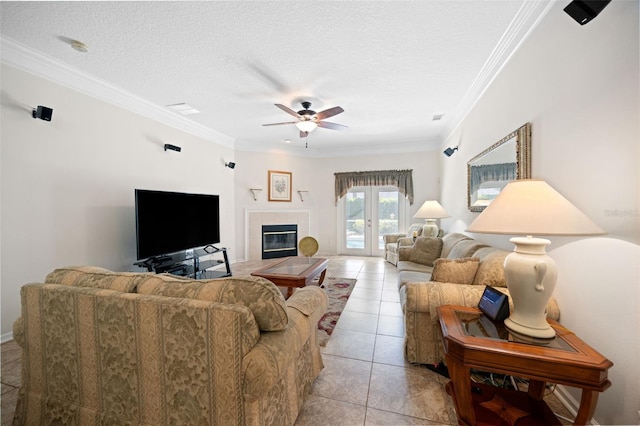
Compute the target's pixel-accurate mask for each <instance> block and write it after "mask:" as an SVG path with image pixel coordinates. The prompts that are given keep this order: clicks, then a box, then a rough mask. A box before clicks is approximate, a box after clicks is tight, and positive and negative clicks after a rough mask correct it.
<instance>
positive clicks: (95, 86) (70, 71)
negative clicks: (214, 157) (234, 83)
mask: <svg viewBox="0 0 640 426" xmlns="http://www.w3.org/2000/svg"><path fill="white" fill-rule="evenodd" d="M0 42H1V44H0V55H1V60H2V62H3V63H5V64H7V65H10V66H12V67H14V68H17V69H20V70H22V71H25V72H28V73H31V74H34V75H37V76H39V77H42V78H44V79H46V80H49V81H52V82H54V83H57V84H60V85H62V86H65V87H67V88H69V89H72V90H75V91H78V92H80V93H83V94H85V95H88V96H91V97H93V98H96V99H99V100H101V101H104V102H108V103H110V104H113V105H115V106H117V107H120V108H123V109H126V110H128V111H131V112H133V113H136V114H139V115H142V116H144V117H147V118H150V119H151V120H155V121H158V122H160V123H162V124H165V125H167V126H170V127H173V128H176V129H178V130H181V131H183V132H186V133H189V134H191V135H194V136H197V137H199V138H202V139H205V140H208V141H211V142H214V143H217V144H220V145H223V146H226V147H229V148H234V144H235V139H233V138H231V137H229V136H227V135H225V134H222V133H220V132H218V131H215V130H212V129H210V128H208V127H206V126H202V125H200V124H198V123H195V122H193V121H191V120H189V119H187V118H184V117H183V116H181V115H178V114H176V113H174V112H172V111H169V110H167V109H165V108H164V107H161V106H158V105H155V104H153V103H151V102H149V101H147V100H145V99H143V98H141V97H138V96H135V95H133V94H131V93H129V92H127V91H125V90H123V89H121V88H119V87H116V86H114V85H112V84H110V83H108V82H106V81H104V80H101V79H99V78H96V77H95V76H92V75H90V74H87V73H84V72H82V71H80V70H78V69H76V68H73V67H71V66H69V65H67V64H65V63H62V62H60V61H58V60H56V59H53V58H51V57H49V56H46V55H43V54H42V53H40V52H37V51H35V50H33V49H31V48H29V47H27V46H24V45H23V44H21V43H18V42H16V41H14V40H12V39H9V38H7V37H4V36H0Z"/></svg>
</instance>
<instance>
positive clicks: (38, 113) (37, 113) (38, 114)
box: [31, 105, 53, 121]
mask: <svg viewBox="0 0 640 426" xmlns="http://www.w3.org/2000/svg"><path fill="white" fill-rule="evenodd" d="M52 115H53V109H51V108H47V107H46V106H42V105H38V108H37V109H34V110H33V111H32V112H31V116H32V117H33V118H39V119H40V120H44V121H51V116H52Z"/></svg>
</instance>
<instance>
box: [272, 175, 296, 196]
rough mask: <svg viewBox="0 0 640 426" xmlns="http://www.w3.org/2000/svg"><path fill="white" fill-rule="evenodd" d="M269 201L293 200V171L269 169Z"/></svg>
mask: <svg viewBox="0 0 640 426" xmlns="http://www.w3.org/2000/svg"><path fill="white" fill-rule="evenodd" d="M269 201H291V172H281V171H278V170H269Z"/></svg>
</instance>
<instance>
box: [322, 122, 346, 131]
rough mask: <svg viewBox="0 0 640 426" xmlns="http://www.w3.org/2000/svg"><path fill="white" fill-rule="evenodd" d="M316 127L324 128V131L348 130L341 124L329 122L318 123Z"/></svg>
mask: <svg viewBox="0 0 640 426" xmlns="http://www.w3.org/2000/svg"><path fill="white" fill-rule="evenodd" d="M318 127H324V128H325V129H331V130H344V129H348V127H347V126H345V125H343V124H338V123H331V122H329V121H318Z"/></svg>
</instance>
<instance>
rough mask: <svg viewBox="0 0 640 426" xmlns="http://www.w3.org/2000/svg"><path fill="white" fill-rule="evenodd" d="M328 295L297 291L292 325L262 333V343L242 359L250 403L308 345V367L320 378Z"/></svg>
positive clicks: (308, 289) (312, 289) (289, 310)
mask: <svg viewBox="0 0 640 426" xmlns="http://www.w3.org/2000/svg"><path fill="white" fill-rule="evenodd" d="M327 306H328V301H327V295H326V293H325V292H324V290H322V289H321V288H319V287H312V286H309V287H303V288H300V289H297V290H296V291H295V293H293V295H292V296H291V297H290V298H289V299H287V313H288V315H289V322H288V324H287V327H286V328H285V329H284V330H280V331H271V332H264V331H263V332H261V333H260V340H259V341H258V343H257V344H256V345H255V346H254V347H253V349H252V350H251V351H250V352H249V353H248V354H247V355H246V356H245V357H244V359H243V360H242V368H243V372H244V384H243V393H244V397H245V399H246V400H248V401H256V400H258V399H259V398H261V397H262V396H263V395H265V393H266V392H268V391H269V390H270V389H274V386H275V385H276V383H278V381H279V380H280V379H281V378H282V376H283V374H286V372H287V371H288V368H289V367H290V365H291V364H292V363H294V362H297V361H296V360H298V358H299V357H300V356H301V355H300V354H301V353H302V351H303V350H304V348H305V346H307V342H309V343H308V348H309V349H308V351H309V359H308V360H307V361H306V362H307V363H308V364H305V366H306V367H307V368H311V369H312V370H313V377H316V376H317V375H318V374H319V373H320V370H321V369H322V367H323V365H322V357H321V355H320V346H319V344H318V337H317V335H318V334H317V329H318V321H319V320H320V318H322V315H324V313H325V312H326V310H327Z"/></svg>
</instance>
